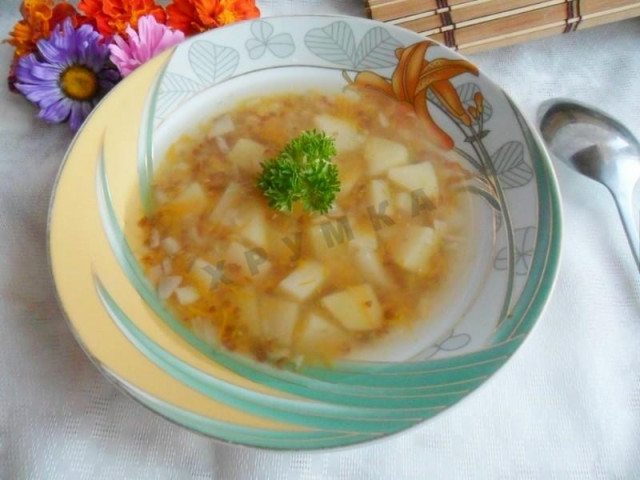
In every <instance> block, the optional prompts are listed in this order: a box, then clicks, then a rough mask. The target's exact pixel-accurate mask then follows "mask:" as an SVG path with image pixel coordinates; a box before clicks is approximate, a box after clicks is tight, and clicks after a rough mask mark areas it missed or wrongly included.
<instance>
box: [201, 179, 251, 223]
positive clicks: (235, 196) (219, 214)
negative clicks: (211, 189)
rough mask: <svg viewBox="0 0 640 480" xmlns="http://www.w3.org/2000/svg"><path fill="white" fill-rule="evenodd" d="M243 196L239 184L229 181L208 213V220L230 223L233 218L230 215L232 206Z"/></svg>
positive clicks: (239, 201)
mask: <svg viewBox="0 0 640 480" xmlns="http://www.w3.org/2000/svg"><path fill="white" fill-rule="evenodd" d="M243 198H244V195H243V190H242V187H241V186H240V184H238V183H236V182H231V183H229V185H228V186H227V188H226V189H225V191H224V193H223V194H222V196H221V197H220V200H218V203H217V204H216V206H215V207H214V209H213V211H212V212H211V215H209V220H212V221H214V222H220V223H223V224H230V223H231V222H232V221H233V219H234V216H233V215H232V213H233V212H234V210H235V209H234V207H235V206H237V205H239V204H240V203H241V202H242V199H243Z"/></svg>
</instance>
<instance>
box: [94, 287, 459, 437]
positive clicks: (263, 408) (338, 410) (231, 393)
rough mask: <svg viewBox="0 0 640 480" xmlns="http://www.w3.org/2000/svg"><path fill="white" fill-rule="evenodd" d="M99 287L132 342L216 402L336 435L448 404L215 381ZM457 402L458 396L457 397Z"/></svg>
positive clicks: (373, 429)
mask: <svg viewBox="0 0 640 480" xmlns="http://www.w3.org/2000/svg"><path fill="white" fill-rule="evenodd" d="M96 287H97V290H98V293H99V295H100V299H101V301H102V302H103V303H104V305H105V308H106V309H107V311H108V312H109V314H110V315H111V318H112V319H113V321H114V322H115V323H116V324H117V325H118V327H119V328H120V329H121V331H122V332H123V333H124V334H125V335H126V336H127V338H128V339H129V341H131V342H132V343H134V345H135V346H136V347H137V348H138V349H139V350H140V351H141V352H142V353H143V354H144V355H146V356H147V357H148V358H149V359H150V360H151V361H152V362H154V363H155V364H156V365H158V366H159V367H160V368H162V369H163V370H164V371H166V372H167V373H169V374H170V375H172V376H173V377H174V378H176V379H178V380H179V381H181V382H182V383H184V384H186V385H188V386H189V387H191V388H194V389H195V390H197V391H199V392H201V393H203V394H205V395H207V396H209V397H210V398H212V399H215V400H217V401H221V402H224V403H227V404H228V405H233V406H234V407H236V408H242V409H243V410H245V411H246V412H248V413H251V414H254V415H258V416H262V417H265V418H270V419H273V420H278V421H283V422H287V423H292V424H295V425H300V426H305V427H314V428H322V429H328V430H333V431H346V432H349V433H389V432H390V431H395V430H397V429H402V428H406V427H409V426H410V425H412V424H414V423H415V422H417V421H420V420H423V419H425V418H429V417H431V416H433V415H434V414H436V413H438V412H439V411H440V410H442V409H443V408H445V407H446V406H448V405H447V404H439V405H437V406H434V407H430V408H416V409H408V408H406V409H398V410H385V409H371V408H357V407H344V406H338V405H334V404H328V403H316V402H309V401H306V400H302V401H301V400H295V399H288V398H281V397H274V396H272V395H267V394H263V393H258V392H253V391H251V390H247V389H244V388H241V387H238V386H235V385H232V384H229V383H227V382H224V381H221V380H218V379H214V378H213V377H211V376H209V375H206V374H204V373H202V372H199V371H198V370H196V369H195V368H193V367H191V366H189V365H187V364H186V363H184V362H182V361H181V360H179V359H177V358H176V357H175V356H173V355H171V354H169V353H168V352H166V351H164V350H163V349H162V348H161V347H159V346H158V345H157V344H156V343H155V342H153V341H152V340H151V339H149V337H147V336H146V335H145V334H144V333H143V332H142V331H141V330H140V329H138V328H137V327H136V326H135V325H134V324H133V322H131V320H130V319H129V318H128V317H127V316H126V315H125V314H124V312H123V311H122V310H121V309H120V308H119V307H118V305H117V304H116V302H115V301H114V300H113V298H112V297H111V296H110V295H109V293H108V292H107V291H106V290H105V289H104V287H103V286H102V284H101V283H100V282H99V280H97V282H96ZM457 400H459V398H456V399H455V401H457Z"/></svg>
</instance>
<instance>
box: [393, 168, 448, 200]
mask: <svg viewBox="0 0 640 480" xmlns="http://www.w3.org/2000/svg"><path fill="white" fill-rule="evenodd" d="M387 174H388V176H389V180H391V182H392V183H393V184H394V185H396V186H398V187H400V188H402V189H404V190H406V191H408V192H414V191H416V190H422V191H423V192H424V194H425V195H426V196H427V197H428V198H429V199H431V200H435V199H436V198H437V197H438V179H437V178H436V172H435V170H434V169H433V165H431V163H430V162H422V163H414V164H413V165H405V166H403V167H396V168H392V169H390V170H389V171H388V172H387Z"/></svg>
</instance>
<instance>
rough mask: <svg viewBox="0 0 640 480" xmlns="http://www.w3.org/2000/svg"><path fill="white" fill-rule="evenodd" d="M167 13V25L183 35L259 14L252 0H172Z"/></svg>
mask: <svg viewBox="0 0 640 480" xmlns="http://www.w3.org/2000/svg"><path fill="white" fill-rule="evenodd" d="M167 13H168V15H169V20H168V21H167V25H169V26H170V27H172V28H175V29H176V30H181V31H182V32H184V34H185V35H193V34H196V33H200V32H204V31H205V30H210V29H212V28H216V27H221V26H223V25H228V24H230V23H234V22H238V21H240V20H246V19H249V18H256V17H259V16H260V10H259V9H258V7H256V4H255V1H254V0H173V2H172V3H171V4H170V5H169V6H168V7H167Z"/></svg>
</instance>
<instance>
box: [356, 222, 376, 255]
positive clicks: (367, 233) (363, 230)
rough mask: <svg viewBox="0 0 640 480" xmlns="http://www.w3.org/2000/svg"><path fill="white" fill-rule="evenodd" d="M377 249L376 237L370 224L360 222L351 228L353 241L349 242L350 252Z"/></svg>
mask: <svg viewBox="0 0 640 480" xmlns="http://www.w3.org/2000/svg"><path fill="white" fill-rule="evenodd" d="M377 248H378V237H377V235H376V231H375V230H374V229H373V225H371V222H368V221H366V222H360V223H357V224H355V225H354V226H353V240H351V241H349V249H350V250H351V251H360V250H369V251H374V250H376V249H377Z"/></svg>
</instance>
